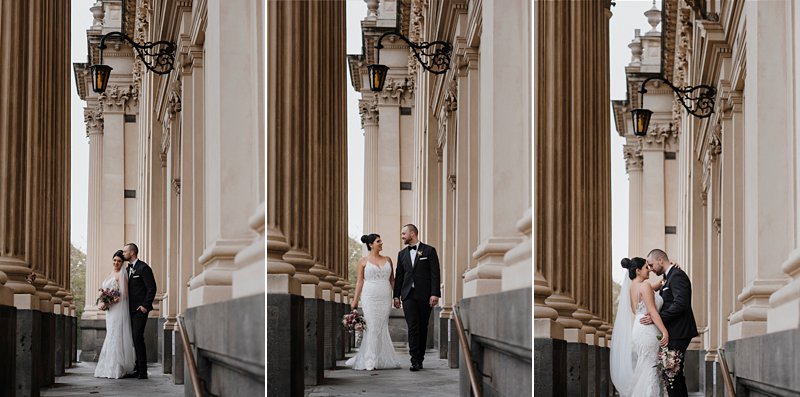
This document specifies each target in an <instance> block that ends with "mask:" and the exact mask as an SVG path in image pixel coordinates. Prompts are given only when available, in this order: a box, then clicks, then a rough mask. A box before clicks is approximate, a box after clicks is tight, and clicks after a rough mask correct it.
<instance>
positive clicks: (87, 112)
mask: <svg viewBox="0 0 800 397" xmlns="http://www.w3.org/2000/svg"><path fill="white" fill-rule="evenodd" d="M83 121H84V123H86V136H87V137H90V136H91V135H94V134H102V133H103V105H102V103H101V104H98V105H96V106H87V107H85V108H83Z"/></svg>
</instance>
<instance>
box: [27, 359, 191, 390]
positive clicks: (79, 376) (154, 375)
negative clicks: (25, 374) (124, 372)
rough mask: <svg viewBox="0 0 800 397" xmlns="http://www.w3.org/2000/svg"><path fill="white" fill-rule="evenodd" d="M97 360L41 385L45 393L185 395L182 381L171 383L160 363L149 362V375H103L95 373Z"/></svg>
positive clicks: (80, 364)
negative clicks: (48, 385)
mask: <svg viewBox="0 0 800 397" xmlns="http://www.w3.org/2000/svg"><path fill="white" fill-rule="evenodd" d="M96 365H97V363H91V362H80V363H76V364H75V365H74V366H73V367H72V368H67V373H66V375H64V376H59V377H56V382H55V384H54V385H53V386H51V387H48V388H45V389H42V393H41V395H42V397H56V396H58V397H62V396H64V397H66V396H109V397H110V396H115V397H136V396H164V397H178V396H180V397H182V396H183V385H174V384H172V376H171V375H165V374H162V373H161V364H157V363H153V364H150V365H149V366H148V376H149V379H141V380H139V379H133V378H130V379H104V378H95V377H94V368H95V366H96Z"/></svg>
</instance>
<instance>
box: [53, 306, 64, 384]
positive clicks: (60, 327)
mask: <svg viewBox="0 0 800 397" xmlns="http://www.w3.org/2000/svg"><path fill="white" fill-rule="evenodd" d="M54 318H55V337H56V338H55V339H56V340H55V356H54V357H53V358H54V362H53V373H54V375H55V376H63V375H64V342H65V341H66V338H65V334H64V315H62V314H56V315H54Z"/></svg>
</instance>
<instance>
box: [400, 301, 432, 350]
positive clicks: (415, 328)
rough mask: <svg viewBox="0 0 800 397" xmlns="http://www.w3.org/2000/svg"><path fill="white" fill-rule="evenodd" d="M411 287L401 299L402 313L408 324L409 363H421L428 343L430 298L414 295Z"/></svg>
mask: <svg viewBox="0 0 800 397" xmlns="http://www.w3.org/2000/svg"><path fill="white" fill-rule="evenodd" d="M414 292H416V291H414V290H413V289H412V290H411V293H409V294H408V297H407V298H406V300H404V301H403V313H404V314H405V317H406V324H407V325H408V351H409V354H411V363H412V364H414V363H416V364H422V361H423V360H424V359H425V347H426V345H427V344H428V319H429V318H430V316H431V305H430V298H427V299H423V298H419V297H416V296H415V294H414Z"/></svg>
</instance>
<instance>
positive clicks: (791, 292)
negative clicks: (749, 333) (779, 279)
mask: <svg viewBox="0 0 800 397" xmlns="http://www.w3.org/2000/svg"><path fill="white" fill-rule="evenodd" d="M769 304H770V309H769V311H768V312H767V332H769V333H773V332H780V331H787V330H791V329H797V328H800V278H796V279H794V280H793V281H792V282H790V283H789V284H786V285H785V286H783V288H781V289H779V290H778V291H776V292H775V293H773V294H772V296H770V298H769Z"/></svg>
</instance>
